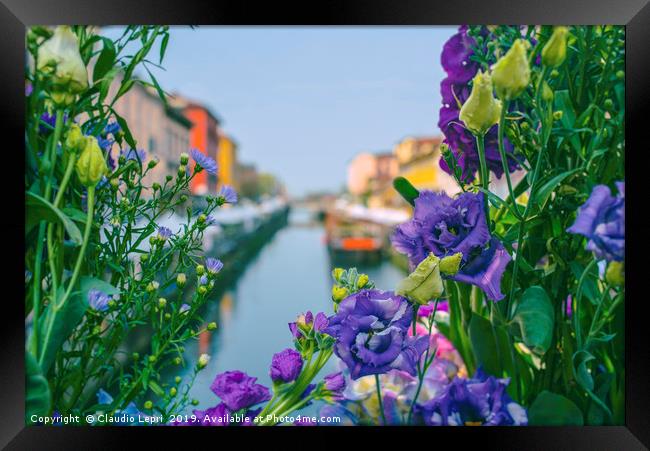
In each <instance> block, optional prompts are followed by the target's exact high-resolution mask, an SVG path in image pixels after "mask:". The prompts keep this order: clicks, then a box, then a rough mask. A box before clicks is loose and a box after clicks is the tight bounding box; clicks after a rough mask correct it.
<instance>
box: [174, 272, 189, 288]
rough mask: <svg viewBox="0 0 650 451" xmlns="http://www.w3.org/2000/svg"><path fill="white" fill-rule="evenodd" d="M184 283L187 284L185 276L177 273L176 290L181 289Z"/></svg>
mask: <svg viewBox="0 0 650 451" xmlns="http://www.w3.org/2000/svg"><path fill="white" fill-rule="evenodd" d="M185 283H187V276H186V275H185V273H182V272H180V273H178V275H177V276H176V286H178V288H183V287H184V286H185Z"/></svg>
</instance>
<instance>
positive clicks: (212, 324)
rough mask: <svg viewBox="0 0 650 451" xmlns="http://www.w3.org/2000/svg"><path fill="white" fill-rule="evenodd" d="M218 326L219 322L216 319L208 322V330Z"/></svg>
mask: <svg viewBox="0 0 650 451" xmlns="http://www.w3.org/2000/svg"><path fill="white" fill-rule="evenodd" d="M216 328H217V323H215V322H214V321H213V322H211V323H209V324H208V330H215V329H216Z"/></svg>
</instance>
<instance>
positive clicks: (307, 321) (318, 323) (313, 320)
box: [289, 311, 328, 338]
mask: <svg viewBox="0 0 650 451" xmlns="http://www.w3.org/2000/svg"><path fill="white" fill-rule="evenodd" d="M327 321H328V320H327V315H325V313H323V312H318V313H317V314H316V316H314V314H313V313H312V312H311V311H307V313H305V314H304V315H300V316H299V317H298V319H297V320H296V321H294V322H292V323H289V330H290V331H291V335H293V336H294V338H300V337H302V333H301V332H300V328H301V327H302V328H303V329H305V333H307V332H309V330H310V329H311V330H313V331H315V332H320V333H323V332H324V331H325V328H326V327H327Z"/></svg>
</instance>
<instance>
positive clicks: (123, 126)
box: [112, 110, 137, 149]
mask: <svg viewBox="0 0 650 451" xmlns="http://www.w3.org/2000/svg"><path fill="white" fill-rule="evenodd" d="M112 111H113V114H114V115H115V120H116V121H117V123H118V124H120V128H121V129H122V131H123V132H124V139H125V140H126V142H127V143H128V144H129V146H131V148H132V149H135V148H136V147H137V146H136V142H135V140H134V139H133V135H132V134H131V129H130V128H129V125H128V124H127V123H126V121H125V120H124V118H123V117H122V116H120V115H119V114H117V113H116V112H115V110H112Z"/></svg>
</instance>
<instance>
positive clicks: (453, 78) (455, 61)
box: [438, 25, 519, 182]
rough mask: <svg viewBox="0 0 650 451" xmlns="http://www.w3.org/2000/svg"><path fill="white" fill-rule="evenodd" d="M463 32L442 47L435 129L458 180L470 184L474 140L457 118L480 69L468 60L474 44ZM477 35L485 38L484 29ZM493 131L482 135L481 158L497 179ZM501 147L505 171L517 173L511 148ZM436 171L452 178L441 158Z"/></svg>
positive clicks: (475, 159)
mask: <svg viewBox="0 0 650 451" xmlns="http://www.w3.org/2000/svg"><path fill="white" fill-rule="evenodd" d="M467 30H468V26H467V25H463V26H461V27H460V28H459V30H458V33H456V34H455V35H453V36H452V37H451V38H450V39H449V40H448V41H447V42H446V43H445V45H444V47H443V50H442V55H441V60H442V67H443V69H444V70H445V71H446V72H447V77H446V78H445V79H444V80H443V81H442V82H441V84H440V91H441V94H442V107H441V108H440V113H439V120H438V127H439V128H440V130H441V131H442V133H443V134H444V135H445V140H444V142H445V143H446V144H447V145H448V146H449V150H450V151H451V154H452V155H453V156H454V158H455V159H456V162H457V165H458V167H459V168H460V169H461V171H462V172H461V179H462V180H463V181H465V182H471V181H472V180H474V176H475V174H476V171H477V170H478V168H479V157H478V149H477V147H476V138H475V137H474V136H473V135H472V134H471V132H469V130H467V129H465V127H464V126H463V125H462V123H461V121H460V120H459V118H458V115H459V113H460V107H461V106H462V105H463V103H465V101H466V100H467V98H468V97H469V95H470V92H471V90H470V87H469V84H468V83H469V81H470V80H471V79H472V78H473V77H474V75H476V72H477V71H478V69H479V67H480V65H479V64H478V63H477V62H475V61H473V60H472V59H471V57H472V56H473V55H474V50H473V47H474V46H476V41H475V40H474V38H472V37H471V36H469V35H468V34H467ZM480 33H481V35H483V36H485V35H487V29H486V28H482V29H481V31H480ZM497 128H498V127H497V126H494V127H492V128H491V129H490V130H489V131H488V133H487V134H486V135H485V157H486V160H487V165H488V169H489V170H490V171H492V172H493V173H494V175H495V176H496V177H497V178H501V174H503V165H502V164H501V155H500V154H499V150H498V141H497ZM504 147H505V151H506V154H507V155H508V169H509V171H510V172H512V171H515V170H517V169H518V168H519V165H518V164H517V162H516V160H515V159H514V158H513V157H512V152H513V147H512V145H511V144H510V142H509V141H508V140H507V139H504ZM440 167H441V168H442V170H444V171H445V172H447V173H449V174H452V170H451V168H449V166H448V165H447V162H446V161H445V160H444V159H442V158H441V159H440Z"/></svg>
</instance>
